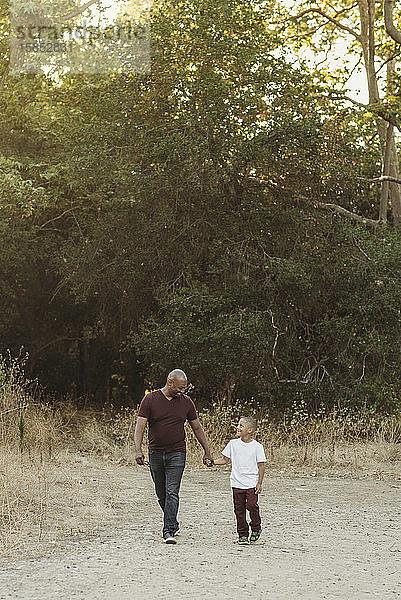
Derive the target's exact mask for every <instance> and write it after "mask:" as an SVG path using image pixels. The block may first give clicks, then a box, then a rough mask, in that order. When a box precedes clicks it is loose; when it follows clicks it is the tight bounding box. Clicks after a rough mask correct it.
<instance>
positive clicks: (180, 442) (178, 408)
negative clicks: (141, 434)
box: [138, 390, 198, 452]
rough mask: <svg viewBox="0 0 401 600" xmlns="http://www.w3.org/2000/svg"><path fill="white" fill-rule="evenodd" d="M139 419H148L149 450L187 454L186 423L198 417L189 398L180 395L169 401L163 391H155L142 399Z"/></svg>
mask: <svg viewBox="0 0 401 600" xmlns="http://www.w3.org/2000/svg"><path fill="white" fill-rule="evenodd" d="M138 417H145V418H146V419H148V425H149V450H164V451H165V452H185V450H186V445H185V431H184V423H185V421H186V420H187V419H188V421H194V420H195V419H197V418H198V415H197V413H196V408H195V404H194V403H193V402H192V400H191V398H190V397H189V396H186V395H185V394H180V395H179V396H178V397H177V398H173V399H172V400H169V399H168V398H167V397H166V396H165V395H164V394H163V392H162V391H161V390H155V391H154V392H150V393H149V394H146V396H145V397H144V398H143V399H142V402H141V404H140V406H139V411H138Z"/></svg>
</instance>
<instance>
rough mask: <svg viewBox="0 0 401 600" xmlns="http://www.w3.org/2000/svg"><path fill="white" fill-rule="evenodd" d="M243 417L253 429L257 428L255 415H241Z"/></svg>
mask: <svg viewBox="0 0 401 600" xmlns="http://www.w3.org/2000/svg"><path fill="white" fill-rule="evenodd" d="M241 419H244V421H246V422H247V423H248V424H249V425H250V426H251V427H252V429H253V431H256V430H257V428H258V422H257V420H256V419H255V418H254V417H241Z"/></svg>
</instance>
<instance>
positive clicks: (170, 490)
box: [149, 450, 186, 536]
mask: <svg viewBox="0 0 401 600" xmlns="http://www.w3.org/2000/svg"><path fill="white" fill-rule="evenodd" d="M185 459H186V453H185V452H164V451H163V450H160V451H159V450H151V451H150V452H149V465H150V472H151V475H152V479H153V482H154V484H155V490H156V496H157V499H158V500H159V504H160V506H161V508H162V510H163V512H164V526H163V536H166V535H173V534H174V533H175V532H176V531H177V529H178V521H177V513H178V505H179V491H180V485H181V479H182V474H183V472H184V467H185Z"/></svg>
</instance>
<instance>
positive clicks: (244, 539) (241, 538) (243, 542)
mask: <svg viewBox="0 0 401 600" xmlns="http://www.w3.org/2000/svg"><path fill="white" fill-rule="evenodd" d="M238 543H239V544H240V545H241V546H246V545H248V544H249V541H248V538H247V537H246V535H240V536H239V538H238Z"/></svg>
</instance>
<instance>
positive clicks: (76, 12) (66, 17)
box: [61, 0, 99, 22]
mask: <svg viewBox="0 0 401 600" xmlns="http://www.w3.org/2000/svg"><path fill="white" fill-rule="evenodd" d="M98 1H99V0H89V2H87V3H86V4H84V5H83V6H77V7H75V8H73V9H72V11H70V12H69V13H67V14H66V15H64V17H61V21H63V22H64V21H68V20H69V19H72V18H73V17H77V16H78V15H81V14H82V13H83V12H85V11H86V9H87V8H89V7H90V6H92V4H95V2H98Z"/></svg>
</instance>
